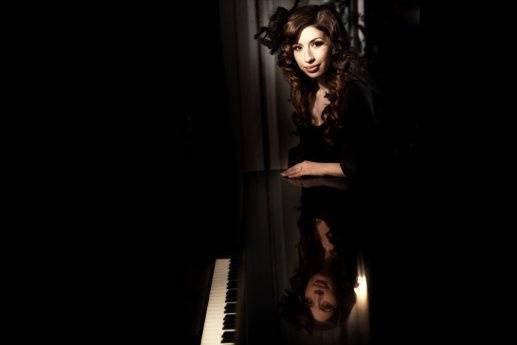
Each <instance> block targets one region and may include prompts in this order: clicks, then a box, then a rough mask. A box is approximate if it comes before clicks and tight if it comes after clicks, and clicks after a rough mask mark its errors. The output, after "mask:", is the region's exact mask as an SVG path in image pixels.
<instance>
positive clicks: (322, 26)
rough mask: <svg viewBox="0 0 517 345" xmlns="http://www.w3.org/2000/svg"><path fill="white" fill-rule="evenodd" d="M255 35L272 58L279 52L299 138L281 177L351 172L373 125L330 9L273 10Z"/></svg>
mask: <svg viewBox="0 0 517 345" xmlns="http://www.w3.org/2000/svg"><path fill="white" fill-rule="evenodd" d="M264 33H265V34H264ZM258 36H261V37H260V38H259V40H260V41H261V42H262V43H263V44H265V45H267V46H268V47H269V48H271V52H272V53H274V52H276V51H277V50H278V51H279V54H278V65H279V67H280V68H281V69H282V71H283V72H284V74H285V76H286V77H287V79H288V81H289V84H290V86H291V103H292V104H293V106H294V109H295V112H294V114H293V120H294V122H295V124H296V126H297V130H298V133H299V135H300V144H299V146H298V147H297V148H296V149H295V150H292V151H291V152H290V157H289V160H290V165H291V164H293V165H292V166H291V167H290V168H289V169H287V170H286V171H285V172H284V173H283V174H282V175H283V176H285V177H300V176H306V175H312V176H324V175H327V176H340V177H342V176H350V175H353V174H355V173H357V172H358V167H359V165H361V164H362V161H363V157H365V152H367V148H368V147H370V146H372V143H373V136H372V133H373V131H372V129H373V126H374V124H375V120H374V118H373V112H372V106H371V102H370V101H369V100H370V97H369V92H368V88H367V84H366V82H365V78H364V76H363V74H364V73H363V71H362V68H361V67H360V64H359V60H358V58H357V57H356V55H355V54H353V53H352V52H351V51H350V44H349V41H348V39H347V34H346V31H345V29H344V26H343V24H342V22H341V20H340V18H339V15H338V14H337V12H336V11H335V9H334V7H333V5H321V6H313V5H311V6H304V7H300V8H296V9H293V10H291V11H287V10H285V9H283V8H279V9H277V12H276V13H275V14H274V15H273V17H272V19H271V22H270V24H269V27H268V28H262V31H261V32H260V33H259V34H258V35H257V37H258ZM366 156H368V155H366Z"/></svg>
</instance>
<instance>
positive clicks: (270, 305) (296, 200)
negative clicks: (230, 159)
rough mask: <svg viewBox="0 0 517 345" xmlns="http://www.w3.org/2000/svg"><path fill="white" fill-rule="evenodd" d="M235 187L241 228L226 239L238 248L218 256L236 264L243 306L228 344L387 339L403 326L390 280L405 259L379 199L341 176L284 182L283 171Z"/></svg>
mask: <svg viewBox="0 0 517 345" xmlns="http://www.w3.org/2000/svg"><path fill="white" fill-rule="evenodd" d="M239 191H240V193H239V194H240V212H239V222H238V223H239V227H240V228H239V230H238V232H237V233H233V234H231V235H228V236H230V237H231V236H234V237H235V238H234V239H233V242H234V246H233V248H230V249H228V248H225V250H226V253H219V254H218V255H216V254H215V253H214V254H213V257H214V258H215V257H217V256H219V257H224V256H225V255H230V254H231V255H233V256H234V257H237V258H239V268H238V271H239V272H240V276H239V280H240V281H239V284H238V285H239V286H238V288H239V289H240V290H239V291H240V292H239V294H238V295H237V292H236V290H234V291H233V294H234V296H233V298H234V299H236V298H237V296H238V298H237V299H238V303H239V307H238V309H239V310H238V312H237V314H236V315H235V317H234V316H232V317H234V318H235V320H234V319H232V320H230V321H228V320H226V318H225V324H227V322H232V325H233V324H235V326H236V328H237V331H236V332H235V333H232V334H229V335H227V337H226V338H225V340H226V341H228V336H231V338H230V339H231V341H235V343H239V344H382V343H384V340H385V339H386V336H387V335H388V333H389V332H390V331H391V330H392V328H391V327H392V326H394V325H396V323H397V320H398V318H397V317H396V316H395V314H396V311H395V310H396V308H397V305H396V301H397V300H398V298H403V286H396V284H393V283H394V282H399V281H400V279H401V278H402V274H403V269H401V268H402V266H401V265H399V266H397V265H398V260H399V258H400V256H401V254H400V253H399V252H396V253H394V254H392V255H390V254H389V252H390V251H389V250H388V249H386V247H385V246H388V247H389V246H390V245H391V248H393V250H395V248H396V247H394V246H392V244H393V243H392V242H393V241H392V240H391V239H392V238H393V237H391V235H388V234H387V233H388V232H389V230H388V228H389V227H390V226H391V225H392V222H390V221H389V220H388V218H389V217H388V216H387V214H384V213H383V212H382V211H381V210H380V209H379V208H377V207H376V206H375V205H376V204H378V203H379V200H376V201H374V200H369V198H370V197H372V196H373V195H374V194H375V193H372V192H371V191H370V192H365V191H364V190H362V189H361V190H359V191H358V189H356V187H355V186H354V185H350V184H348V183H346V182H345V180H344V179H339V178H306V179H298V180H287V179H284V178H282V177H281V176H280V173H279V171H271V172H253V173H246V174H243V175H242V178H241V180H240V188H239ZM365 193H366V194H365ZM368 193H370V194H368ZM377 196H379V194H377ZM221 254H222V255H221ZM318 277H319V279H318ZM322 277H323V278H322ZM205 284H207V282H205ZM390 285H391V286H390ZM399 288H400V289H399ZM228 289H234V286H230V285H228ZM208 295H209V293H208V292H206V293H205V295H204V298H205V303H206V301H207V300H208V299H209V298H208ZM223 308H224V309H225V310H226V311H227V310H229V309H230V308H235V307H234V306H228V305H223ZM230 313H232V314H233V310H231V311H230ZM203 321H204V318H203V317H201V318H200V321H199V322H198V328H197V330H198V332H199V337H201V333H202V328H203ZM395 327H397V326H395ZM223 331H224V330H223ZM221 340H222V339H221ZM216 343H217V342H216Z"/></svg>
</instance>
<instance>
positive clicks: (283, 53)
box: [278, 4, 365, 135]
mask: <svg viewBox="0 0 517 345" xmlns="http://www.w3.org/2000/svg"><path fill="white" fill-rule="evenodd" d="M308 26H314V27H315V28H317V29H318V30H320V31H322V32H324V33H325V35H327V37H328V38H329V41H330V44H331V56H330V64H329V67H328V70H327V71H326V73H325V75H324V81H325V84H326V85H328V87H329V92H328V93H327V95H326V97H327V99H328V100H329V101H330V104H329V105H327V107H325V109H324V110H323V112H322V120H323V122H324V124H325V126H326V131H325V132H326V135H328V134H329V133H330V132H331V131H332V130H333V129H336V128H341V127H342V119H341V116H340V114H342V113H343V112H344V111H345V109H346V104H345V103H346V100H345V97H344V94H345V89H346V85H347V83H348V82H349V81H351V80H361V81H364V80H365V79H364V64H363V63H362V61H361V60H360V58H359V56H358V55H357V54H356V53H354V52H353V51H351V49H350V42H349V40H348V36H347V33H346V30H345V27H344V25H343V23H342V21H341V20H340V18H339V14H338V13H337V11H336V10H335V8H334V5H331V4H325V5H320V6H318V5H309V6H304V7H300V8H297V9H296V10H294V11H293V12H292V14H291V15H290V16H289V18H288V20H287V22H286V23H285V25H284V27H283V43H282V45H281V47H280V51H279V54H278V66H279V67H280V68H281V69H282V71H283V73H284V75H285V76H286V77H287V80H288V82H289V84H290V86H291V99H290V101H291V103H292V104H293V106H294V109H295V111H294V113H293V121H294V123H295V124H296V125H297V126H298V127H299V126H302V127H304V126H308V125H309V124H310V120H311V113H310V105H311V104H310V102H311V99H312V97H313V96H314V94H315V92H316V91H317V90H318V84H317V82H316V80H314V79H311V78H309V77H308V76H306V75H305V74H304V73H303V72H302V71H301V70H300V68H299V67H298V65H297V63H296V60H295V59H294V54H293V44H296V43H297V42H298V39H299V37H300V34H301V32H302V30H303V29H305V28H306V27H308Z"/></svg>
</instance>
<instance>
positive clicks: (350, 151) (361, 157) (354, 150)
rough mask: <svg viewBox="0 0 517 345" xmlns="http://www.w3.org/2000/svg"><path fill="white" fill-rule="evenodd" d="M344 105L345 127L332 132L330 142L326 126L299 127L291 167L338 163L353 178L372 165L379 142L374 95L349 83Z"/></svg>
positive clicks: (358, 85) (360, 84)
mask: <svg viewBox="0 0 517 345" xmlns="http://www.w3.org/2000/svg"><path fill="white" fill-rule="evenodd" d="M345 104H346V107H345V110H344V112H343V114H342V121H343V127H342V128H340V129H336V130H334V131H333V132H331V137H330V140H329V138H326V137H325V130H326V124H323V125H321V126H312V125H309V126H305V127H299V128H298V134H299V136H300V143H299V145H298V146H297V147H295V148H292V149H290V150H289V166H292V165H294V164H296V163H299V162H302V161H304V160H308V161H313V162H326V163H339V164H340V165H341V169H342V170H343V173H344V174H345V176H346V177H351V176H354V175H357V173H358V172H359V171H363V170H364V168H365V167H366V166H368V165H369V164H370V162H371V161H372V159H373V158H374V155H375V149H376V147H377V145H378V141H379V138H378V137H377V134H376V133H378V131H377V128H378V121H377V120H376V118H375V116H374V112H373V102H372V99H371V92H370V91H369V89H368V87H367V86H366V85H365V84H364V83H362V82H359V81H352V82H349V83H348V85H347V87H346V90H345Z"/></svg>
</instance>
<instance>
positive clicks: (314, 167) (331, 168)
mask: <svg viewBox="0 0 517 345" xmlns="http://www.w3.org/2000/svg"><path fill="white" fill-rule="evenodd" d="M281 175H282V176H283V177H287V178H292V177H302V176H336V177H345V174H343V170H342V169H341V165H340V164H339V163H319V162H311V161H303V162H301V163H298V164H295V165H293V166H292V167H290V168H289V169H287V170H286V171H284V172H283V173H282V174H281Z"/></svg>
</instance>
